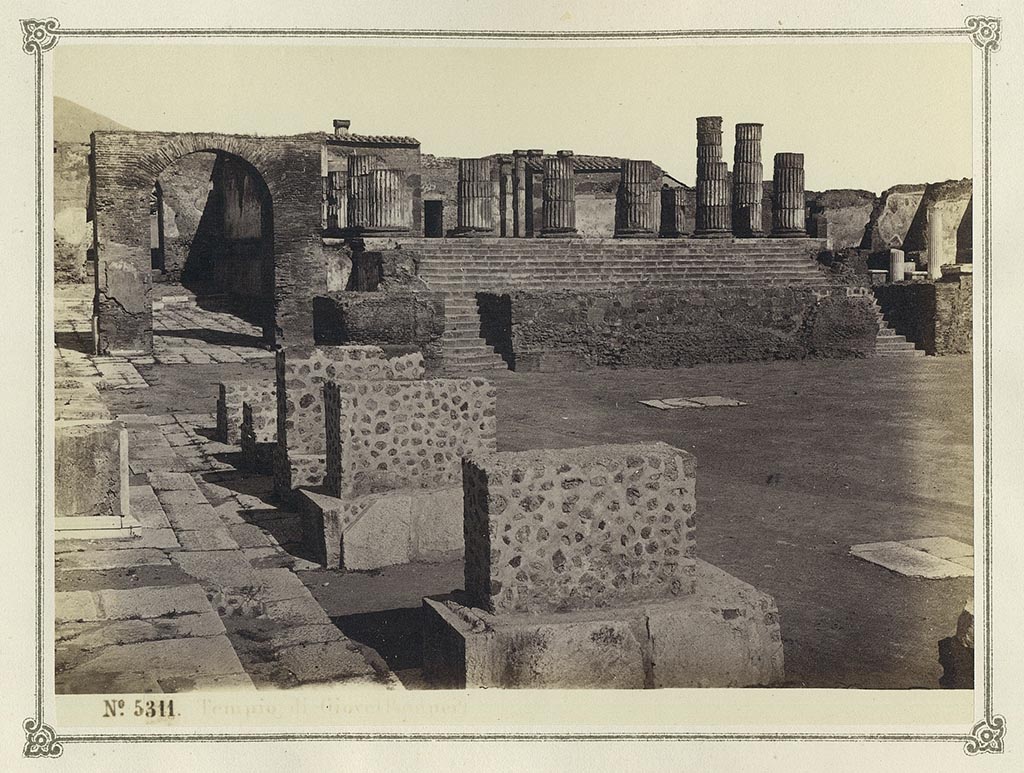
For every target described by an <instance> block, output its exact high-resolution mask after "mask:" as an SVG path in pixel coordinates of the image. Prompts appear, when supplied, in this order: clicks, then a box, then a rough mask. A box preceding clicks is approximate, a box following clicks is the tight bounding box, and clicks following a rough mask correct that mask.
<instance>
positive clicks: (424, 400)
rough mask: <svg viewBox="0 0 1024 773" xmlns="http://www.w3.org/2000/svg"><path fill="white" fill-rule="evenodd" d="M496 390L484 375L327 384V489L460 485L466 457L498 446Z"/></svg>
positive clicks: (338, 492)
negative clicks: (463, 377)
mask: <svg viewBox="0 0 1024 773" xmlns="http://www.w3.org/2000/svg"><path fill="white" fill-rule="evenodd" d="M496 395H497V392H496V390H495V388H494V387H493V386H491V384H490V383H489V382H487V381H486V380H484V379H482V378H470V379H434V380H430V381H406V382H401V381H388V382H381V381H378V382H372V381H371V382H367V381H361V382H355V381H343V382H337V383H335V382H328V384H327V385H326V386H325V388H324V401H325V411H326V416H327V481H326V485H327V490H328V491H329V492H331V493H332V494H333V495H335V496H338V497H354V496H360V495H362V494H371V493H377V492H381V491H393V490H396V489H433V488H443V487H445V486H452V485H458V484H459V483H460V481H461V479H462V466H461V465H462V457H464V456H467V455H471V454H481V453H484V454H486V453H490V452H494V451H496V450H497V440H496V438H497V420H496V416H495V401H496Z"/></svg>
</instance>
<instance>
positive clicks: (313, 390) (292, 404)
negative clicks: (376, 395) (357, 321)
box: [274, 346, 423, 496]
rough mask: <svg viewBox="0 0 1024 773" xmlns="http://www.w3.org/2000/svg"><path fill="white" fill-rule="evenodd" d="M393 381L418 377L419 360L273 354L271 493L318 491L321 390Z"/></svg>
mask: <svg viewBox="0 0 1024 773" xmlns="http://www.w3.org/2000/svg"><path fill="white" fill-rule="evenodd" d="M344 378H353V379H364V380H378V381H379V380H383V381H395V380H402V379H418V378H423V355H422V354H420V353H419V352H415V353H413V354H398V355H395V356H391V357H389V356H388V355H387V354H386V353H385V352H384V350H383V349H381V348H380V347H379V346H316V347H289V348H287V349H279V350H278V352H277V363H276V382H275V391H276V395H277V446H276V447H275V448H274V493H275V494H277V495H279V496H287V495H289V494H290V493H291V491H292V490H293V489H296V488H298V487H299V486H320V485H322V484H323V481H324V472H325V470H326V459H325V457H326V454H327V441H326V437H325V434H324V405H323V387H324V384H326V383H327V382H328V381H330V380H331V379H344Z"/></svg>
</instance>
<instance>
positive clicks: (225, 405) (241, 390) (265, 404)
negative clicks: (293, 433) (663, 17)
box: [217, 379, 277, 444]
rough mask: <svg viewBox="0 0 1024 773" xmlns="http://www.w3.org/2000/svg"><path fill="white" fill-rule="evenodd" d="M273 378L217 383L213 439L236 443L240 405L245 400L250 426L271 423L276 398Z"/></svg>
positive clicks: (240, 423)
mask: <svg viewBox="0 0 1024 773" xmlns="http://www.w3.org/2000/svg"><path fill="white" fill-rule="evenodd" d="M275 384H276V382H275V381H274V380H273V379H256V380H253V379H247V380H238V381H224V382H221V383H220V384H218V385H217V392H218V397H217V439H218V440H219V441H220V442H221V443H231V444H237V443H238V442H239V441H240V439H241V430H242V422H243V419H244V417H243V414H242V404H243V403H248V404H249V409H250V411H251V413H252V418H253V426H257V425H258V426H260V427H262V426H265V425H266V423H267V422H271V423H272V422H274V415H275V412H276V411H277V399H276V397H275V394H274V389H275Z"/></svg>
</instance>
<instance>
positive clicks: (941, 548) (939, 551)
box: [902, 537, 974, 563]
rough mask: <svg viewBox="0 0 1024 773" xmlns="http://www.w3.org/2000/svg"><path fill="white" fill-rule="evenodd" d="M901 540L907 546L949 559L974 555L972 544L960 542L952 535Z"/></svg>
mask: <svg viewBox="0 0 1024 773" xmlns="http://www.w3.org/2000/svg"><path fill="white" fill-rule="evenodd" d="M902 542H903V544H904V545H906V546H907V547H911V548H914V549H915V550H923V551H924V552H925V553H929V554H931V555H933V556H937V557H938V558H945V559H948V560H950V561H952V560H953V559H955V558H968V557H970V558H973V557H974V546H973V545H968V544H966V543H964V542H960V541H959V540H955V539H953V538H952V537H922V538H921V539H907V540H902ZM972 563H973V561H972Z"/></svg>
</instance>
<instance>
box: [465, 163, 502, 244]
mask: <svg viewBox="0 0 1024 773" xmlns="http://www.w3.org/2000/svg"><path fill="white" fill-rule="evenodd" d="M458 197H459V225H458V231H457V233H459V234H460V235H467V236H468V235H472V234H484V233H488V232H490V231H493V230H494V183H492V182H491V159H489V158H460V159H459V187H458Z"/></svg>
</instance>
